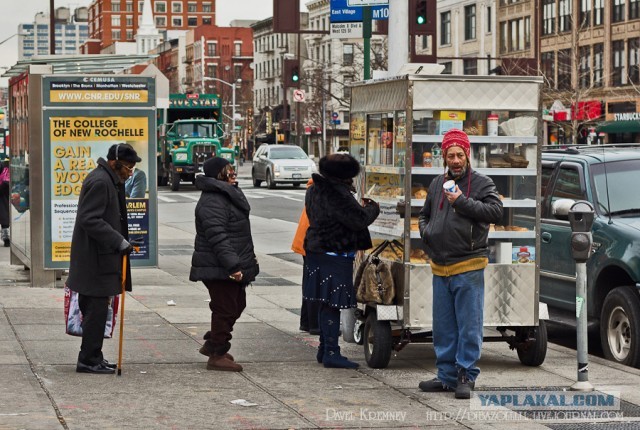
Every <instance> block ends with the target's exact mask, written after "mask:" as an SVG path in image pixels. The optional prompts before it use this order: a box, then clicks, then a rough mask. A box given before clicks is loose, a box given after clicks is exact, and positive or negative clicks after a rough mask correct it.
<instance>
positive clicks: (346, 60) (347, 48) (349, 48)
mask: <svg viewBox="0 0 640 430" xmlns="http://www.w3.org/2000/svg"><path fill="white" fill-rule="evenodd" d="M318 54H320V53H319V52H318ZM319 56H320V55H318V57H319ZM342 64H343V65H344V66H351V65H352V64H353V45H352V44H350V43H345V44H344V45H342Z"/></svg>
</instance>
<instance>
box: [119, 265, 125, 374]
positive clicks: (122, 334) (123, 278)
mask: <svg viewBox="0 0 640 430" xmlns="http://www.w3.org/2000/svg"><path fill="white" fill-rule="evenodd" d="M126 286H127V254H124V255H123V256H122V295H121V296H122V303H121V304H120V342H119V343H120V346H119V347H118V376H120V375H122V338H123V337H124V297H125V295H126V290H125V288H126Z"/></svg>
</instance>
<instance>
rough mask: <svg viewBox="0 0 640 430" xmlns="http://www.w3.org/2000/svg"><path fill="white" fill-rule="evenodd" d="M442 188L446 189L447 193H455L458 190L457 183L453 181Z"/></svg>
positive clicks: (449, 181)
mask: <svg viewBox="0 0 640 430" xmlns="http://www.w3.org/2000/svg"><path fill="white" fill-rule="evenodd" d="M442 188H444V190H445V191H448V192H450V193H453V192H454V191H455V190H456V183H455V182H454V181H452V180H448V181H447V182H445V183H444V184H442Z"/></svg>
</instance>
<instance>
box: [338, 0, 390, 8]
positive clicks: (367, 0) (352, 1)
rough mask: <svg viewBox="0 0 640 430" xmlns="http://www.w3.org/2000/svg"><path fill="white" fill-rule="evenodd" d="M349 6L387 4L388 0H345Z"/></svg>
mask: <svg viewBox="0 0 640 430" xmlns="http://www.w3.org/2000/svg"><path fill="white" fill-rule="evenodd" d="M347 4H348V5H349V6H350V7H353V6H355V7H358V6H360V7H362V6H379V5H388V4H389V0H347Z"/></svg>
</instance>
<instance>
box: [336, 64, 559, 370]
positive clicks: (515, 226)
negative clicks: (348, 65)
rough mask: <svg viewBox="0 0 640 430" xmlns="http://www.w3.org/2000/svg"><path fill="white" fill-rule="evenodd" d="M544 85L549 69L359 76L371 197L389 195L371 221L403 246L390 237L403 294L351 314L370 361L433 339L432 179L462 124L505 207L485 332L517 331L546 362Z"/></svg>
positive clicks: (353, 145) (348, 335)
mask: <svg viewBox="0 0 640 430" xmlns="http://www.w3.org/2000/svg"><path fill="white" fill-rule="evenodd" d="M541 85H542V79H540V78H537V77H514V76H508V77H507V76H453V75H431V76H421V75H407V76H402V77H397V78H392V79H387V80H381V81H367V82H361V83H356V84H354V85H353V87H352V90H351V112H350V152H351V154H352V155H354V156H355V157H356V158H357V159H359V161H360V162H361V163H362V165H363V168H362V172H361V174H360V176H359V177H358V186H357V188H358V193H359V197H366V198H371V199H373V200H375V201H377V202H378V203H380V209H381V211H380V216H379V217H378V219H377V220H376V222H375V223H374V224H372V225H371V226H370V228H369V230H370V232H371V235H372V239H373V241H374V247H375V245H376V244H377V243H380V242H381V241H383V240H391V241H396V243H399V244H400V247H399V249H400V251H399V252H398V251H397V249H398V247H388V248H386V249H385V250H384V251H383V253H382V255H381V258H382V260H383V261H385V262H387V263H388V264H389V265H390V267H391V273H392V274H393V279H394V283H395V291H396V294H395V300H394V303H393V304H391V305H382V304H378V303H372V302H369V303H360V304H359V305H358V309H357V310H356V311H355V313H353V314H351V316H350V314H346V316H345V318H344V319H343V324H344V328H343V336H344V340H347V341H355V342H357V343H362V344H363V345H364V354H365V359H366V361H367V364H368V365H369V366H370V367H374V368H384V367H386V366H387V365H388V363H389V360H390V359H391V353H392V351H394V350H395V351H400V350H401V349H402V348H403V347H404V346H405V345H407V344H408V343H410V342H416V341H421V342H429V341H431V340H432V338H431V332H430V330H431V325H432V316H431V315H432V273H431V267H430V265H429V263H428V262H429V256H428V255H426V254H425V252H424V250H423V247H422V241H421V239H420V235H419V232H418V212H419V211H420V209H421V208H422V206H423V205H424V202H425V198H426V195H427V189H428V186H429V184H430V182H431V180H433V179H434V178H435V177H436V176H437V175H440V174H442V173H444V167H443V163H442V153H441V150H440V144H441V142H442V135H443V134H444V133H446V132H447V131H448V130H450V129H452V128H458V129H462V130H464V131H465V132H466V133H467V134H468V135H469V139H470V141H471V166H472V168H473V169H475V170H477V171H479V172H481V173H484V174H486V175H488V176H490V177H491V178H492V179H493V180H494V182H495V184H496V186H497V188H498V192H499V193H500V198H501V199H502V202H503V205H504V216H503V219H502V222H501V223H499V224H496V225H491V226H490V232H489V250H490V253H489V263H490V264H489V266H488V267H487V269H486V270H485V301H484V328H485V342H487V341H505V342H506V343H507V344H508V345H509V347H510V348H511V349H515V350H516V351H517V354H518V358H519V359H520V361H521V362H522V363H523V364H525V365H529V366H538V365H540V364H542V362H543V361H544V359H545V355H546V350H547V332H546V328H545V325H544V321H543V319H544V318H547V315H546V314H547V311H546V306H545V305H544V304H540V303H539V300H538V298H539V266H540V265H539V263H538V258H537V257H536V251H537V250H539V249H540V238H539V234H538V233H539V225H540V210H539V208H540V198H541V197H540V195H541V194H540V164H541V163H540V145H541V122H540V121H541V118H540V112H541V110H540V88H541ZM394 249H396V250H394ZM365 254H366V253H365ZM364 257H365V256H364V255H363V256H360V260H362V258H364ZM356 264H358V261H357V262H356Z"/></svg>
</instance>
